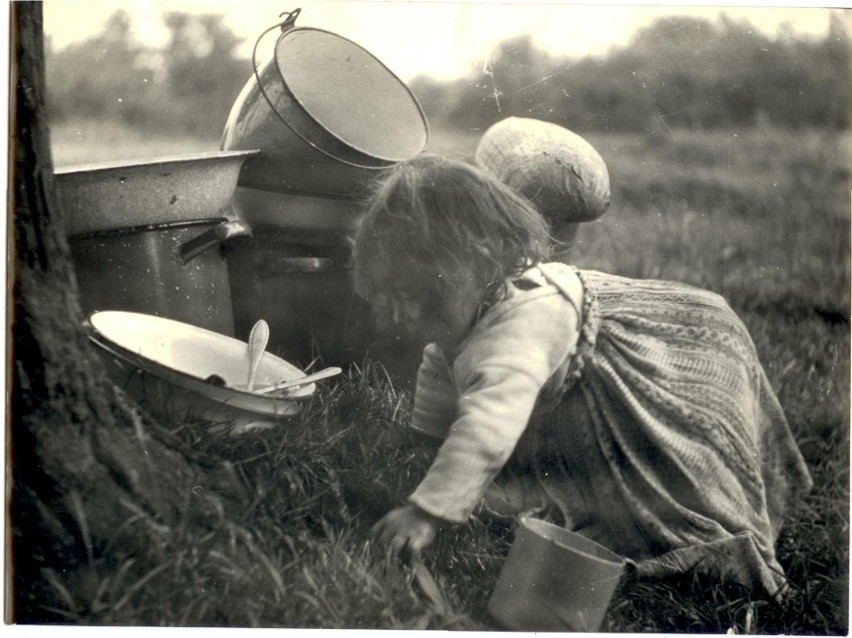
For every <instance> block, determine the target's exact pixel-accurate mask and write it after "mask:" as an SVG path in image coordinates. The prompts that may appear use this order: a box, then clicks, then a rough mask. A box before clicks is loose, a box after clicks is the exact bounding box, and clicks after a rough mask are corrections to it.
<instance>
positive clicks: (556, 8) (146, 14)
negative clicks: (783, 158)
mask: <svg viewBox="0 0 852 638" xmlns="http://www.w3.org/2000/svg"><path fill="white" fill-rule="evenodd" d="M627 2H629V0H627ZM725 4H727V5H728V6H724V7H722V6H711V7H708V6H700V5H698V4H688V3H679V4H677V5H675V4H665V0H662V1H661V2H657V3H656V4H655V5H643V4H635V3H634V4H628V3H623V4H618V5H615V4H606V3H597V4H594V5H591V4H577V3H574V2H566V1H565V0H563V1H561V2H551V3H549V4H548V3H545V2H536V1H524V0H516V1H514V2H508V1H506V0H486V1H484V2H483V1H480V2H461V1H451V0H444V1H440V0H408V1H400V0H301V1H300V0H290V3H289V4H288V3H287V2H282V1H281V0H274V1H272V0H230V1H229V0H204V1H202V0H168V1H167V0H45V2H44V21H45V25H44V26H45V34H46V35H47V36H49V37H50V38H51V39H52V41H53V43H54V46H56V47H58V48H62V47H63V46H65V45H67V44H69V43H70V42H73V41H75V40H80V39H84V38H87V37H91V36H92V35H94V34H95V33H97V31H98V30H100V29H102V28H103V26H104V24H105V21H106V20H107V18H108V17H109V16H110V15H111V14H112V13H113V12H114V11H116V10H117V9H123V10H125V11H126V12H127V13H129V14H130V15H131V17H132V18H133V23H134V29H135V33H134V35H135V37H136V38H137V39H138V40H139V41H141V42H145V43H147V44H151V45H159V44H163V43H164V42H165V40H166V31H165V28H164V27H163V23H162V20H161V16H162V14H163V13H165V12H168V11H183V12H188V13H221V14H223V15H224V16H225V22H226V24H227V25H228V26H229V27H230V28H231V29H232V30H233V31H234V33H236V34H237V35H238V36H240V37H242V38H244V39H245V44H244V46H243V48H242V49H241V53H242V54H244V55H246V56H248V55H250V53H251V47H252V45H253V44H254V42H255V40H256V39H257V37H258V36H259V35H260V34H261V33H262V32H263V31H264V30H265V29H266V28H267V27H269V26H271V25H273V24H275V23H276V22H279V21H280V20H279V18H278V16H279V14H280V13H282V12H283V11H288V10H292V9H295V8H296V7H300V8H301V9H302V13H301V15H300V16H299V18H298V20H297V26H308V27H317V28H321V29H326V30H328V31H332V32H334V33H336V34H338V35H341V36H344V37H347V38H349V39H350V40H353V41H354V42H356V43H358V44H360V45H361V46H363V47H364V48H366V49H367V50H368V51H370V52H371V53H373V54H374V55H375V56H376V57H378V58H379V59H380V60H382V62H384V63H385V65H387V66H388V67H389V68H390V69H391V70H392V71H394V72H395V73H396V74H397V75H399V76H400V77H401V78H402V79H403V80H409V79H411V78H413V77H414V76H416V75H418V74H420V73H429V74H432V75H435V76H438V77H444V78H450V77H454V76H458V75H461V74H464V73H465V72H466V71H467V70H468V68H469V67H470V66H471V65H473V66H481V65H482V64H483V62H484V61H485V59H486V58H487V55H488V52H489V51H490V50H492V48H493V47H494V45H495V44H497V43H498V42H500V41H501V40H503V39H505V38H506V37H509V36H511V35H516V34H520V33H531V34H533V36H534V37H535V39H536V40H537V42H538V43H539V44H540V45H541V46H543V47H546V48H547V49H549V50H551V51H553V52H558V53H567V54H570V55H573V56H583V55H588V54H599V53H604V52H606V50H607V49H608V48H609V47H610V46H612V45H613V44H619V43H621V44H623V43H626V42H627V40H628V39H629V37H630V35H631V34H632V33H633V32H634V31H635V30H636V29H637V28H638V27H642V26H646V25H648V24H649V23H651V22H652V21H654V20H655V19H656V18H659V17H661V16H663V15H673V14H677V15H690V16H694V17H702V18H707V19H711V20H715V19H717V17H718V15H719V13H720V11H724V12H725V13H726V14H728V16H730V17H731V18H733V19H735V20H740V19H745V20H748V22H749V23H751V24H752V25H754V26H755V27H756V28H758V29H760V30H762V31H764V32H766V33H769V34H774V33H775V32H776V31H777V28H778V26H779V25H780V24H782V23H784V22H788V23H789V24H790V25H791V26H792V28H793V30H794V31H795V32H796V33H799V34H802V35H813V34H817V35H821V34H824V33H825V32H826V29H827V26H828V20H829V15H830V13H831V9H830V7H839V6H842V5H840V4H833V3H820V5H821V6H823V7H829V8H816V6H815V5H814V6H813V7H811V8H796V7H795V6H793V5H786V6H785V5H784V4H783V3H782V2H776V3H773V5H772V6H768V5H765V6H760V4H759V2H758V1H755V0H752V2H751V4H752V5H757V6H747V4H748V3H740V4H729V3H725ZM797 4H798V5H799V7H808V4H807V3H806V2H801V1H800V2H798V3H797ZM837 10H839V9H837ZM844 19H845V22H846V24H847V26H849V27H850V29H852V11H850V10H845V11H844ZM274 37H275V36H274V34H269V35H268V36H267V38H268V42H267V43H266V46H265V47H264V43H261V47H260V48H259V52H260V53H259V54H258V57H259V61H261V60H264V59H266V58H268V57H269V56H270V55H271V50H272V46H273V44H274Z"/></svg>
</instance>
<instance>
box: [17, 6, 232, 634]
mask: <svg viewBox="0 0 852 638" xmlns="http://www.w3.org/2000/svg"><path fill="white" fill-rule="evenodd" d="M11 38H12V43H11V44H12V48H11V51H12V60H11V61H12V65H11V76H10V81H11V86H10V89H11V91H10V95H11V96H12V102H11V107H12V111H11V116H12V127H11V133H12V137H11V151H12V152H11V155H12V156H13V159H14V161H13V163H12V167H11V168H12V170H11V180H12V189H11V190H10V200H11V201H10V206H9V210H10V214H11V215H12V220H10V221H11V223H10V224H9V228H10V230H11V231H12V232H11V233H10V237H8V238H7V241H8V243H9V245H8V250H9V254H10V261H9V263H10V264H11V266H12V272H11V273H9V274H10V277H9V282H10V283H11V290H10V292H11V304H7V308H10V310H11V316H10V317H9V322H10V328H11V335H12V339H11V351H10V353H9V363H10V366H9V370H10V385H11V400H10V402H9V403H10V404H9V406H8V407H9V418H8V419H7V423H8V430H7V432H8V433H9V436H8V441H9V449H8V451H7V462H9V463H10V467H11V507H10V522H11V525H10V530H11V533H9V532H7V549H10V550H11V551H9V552H7V555H9V556H11V557H12V570H7V574H11V577H9V576H8V575H7V585H9V587H8V590H7V591H11V592H12V594H13V596H12V603H13V604H12V613H11V617H9V618H7V621H12V622H23V623H27V622H53V621H57V620H61V619H62V617H61V615H60V616H57V615H56V614H55V613H54V612H51V611H46V609H48V608H56V607H64V608H67V607H68V606H69V602H68V600H67V598H68V597H67V596H65V597H64V598H65V600H64V602H63V595H62V594H67V593H68V592H70V593H71V595H72V597H75V596H76V592H75V588H76V587H78V586H79V582H77V581H76V580H75V578H74V577H73V576H72V574H74V573H75V571H79V570H76V568H77V567H79V566H80V565H83V566H85V565H86V564H91V563H92V562H93V561H95V560H97V559H98V557H99V554H100V553H101V552H102V551H103V552H105V551H109V550H107V549H105V548H107V547H108V546H109V545H110V544H111V541H113V540H114V539H115V537H116V534H117V530H124V531H125V532H126V530H127V529H128V521H130V520H131V519H132V520H133V521H134V523H133V525H132V529H133V533H132V534H130V535H127V538H123V539H122V551H123V552H124V553H125V555H127V554H128V553H130V554H132V553H133V552H134V551H141V550H142V549H143V548H145V547H146V546H148V545H149V544H150V543H151V542H153V535H162V534H163V533H166V532H168V530H169V529H170V526H172V525H174V524H175V522H176V521H178V520H179V519H180V518H181V516H183V517H184V519H185V517H186V503H187V499H191V498H192V497H191V488H192V486H193V485H196V484H197V482H198V481H199V480H200V479H199V468H198V467H197V466H196V465H195V464H194V463H192V462H191V460H189V459H188V458H187V457H186V456H185V455H183V454H181V453H180V452H179V451H178V450H177V449H176V448H175V447H174V446H171V445H166V444H164V443H163V440H164V439H163V437H162V436H159V435H157V436H155V434H157V433H158V427H157V424H155V423H153V422H152V421H151V420H150V419H148V418H147V417H146V416H145V415H144V414H143V413H142V412H140V410H139V408H138V407H137V406H136V405H135V404H133V403H132V402H131V401H129V400H128V399H127V398H126V397H125V395H124V394H123V393H122V392H121V391H120V390H118V389H117V388H116V387H115V386H113V385H112V384H111V383H110V382H109V381H108V380H107V378H106V377H105V375H104V373H103V372H102V368H101V366H100V365H99V362H98V359H97V355H96V353H95V352H94V349H93V348H92V346H91V345H90V344H89V342H88V339H87V336H86V333H85V330H84V327H83V314H82V311H81V309H80V305H79V301H78V292H77V284H76V280H75V275H74V270H73V266H72V262H71V257H70V251H69V248H68V243H67V240H66V238H65V233H64V225H63V220H62V211H61V210H60V207H59V206H57V198H56V195H55V192H54V185H53V182H54V179H53V166H52V161H51V154H50V144H49V130H48V126H47V123H46V114H45V84H44V78H45V73H44V52H43V33H42V5H41V3H40V2H14V3H12V5H11ZM159 434H162V429H161V430H160V431H159ZM7 476H10V475H9V474H8V473H7ZM207 481H208V482H209V476H208V477H207ZM238 498H239V497H238ZM182 513H183V514H182ZM122 526H123V527H122ZM164 530H165V531H164ZM53 574H64V575H65V576H63V578H65V581H64V582H60V583H58V584H57V582H56V578H52V579H51V578H46V576H48V575H53ZM9 581H11V582H9ZM66 620H67V617H66Z"/></svg>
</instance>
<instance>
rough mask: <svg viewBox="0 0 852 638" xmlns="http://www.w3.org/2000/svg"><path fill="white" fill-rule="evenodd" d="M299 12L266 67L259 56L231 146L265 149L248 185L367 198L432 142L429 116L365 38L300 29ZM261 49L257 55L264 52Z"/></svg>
mask: <svg viewBox="0 0 852 638" xmlns="http://www.w3.org/2000/svg"><path fill="white" fill-rule="evenodd" d="M298 13H299V11H298V10H296V11H294V12H292V13H291V14H290V17H289V18H288V19H287V20H286V21H285V22H283V23H281V24H280V25H274V26H273V27H270V29H267V30H266V31H265V32H264V33H263V34H261V36H260V38H258V41H257V43H256V44H255V54H256V52H257V45H258V44H259V43H260V41H261V39H262V38H263V37H264V35H266V34H267V33H269V31H271V30H272V29H274V28H277V27H280V28H281V31H282V33H281V34H280V35H279V37H278V39H277V42H276V44H275V49H274V54H273V56H272V58H271V59H270V60H269V61H267V62H266V63H265V64H264V65H263V66H262V67H261V68H259V69H258V67H257V64H256V61H255V60H254V59H253V62H254V64H255V67H254V68H255V73H254V76H253V77H252V78H251V79H249V81H248V82H247V83H246V85H245V87H244V88H243V90H242V92H241V93H240V95H239V97H238V98H237V100H236V102H235V103H234V106H233V108H232V110H231V113H230V116H229V117H228V121H227V124H226V126H225V130H224V133H223V136H222V143H221V148H222V149H224V150H235V149H259V150H260V153H258V154H257V156H254V157H252V158H250V159H249V160H247V161H246V163H245V165H244V166H243V169H242V172H241V174H240V178H239V184H240V186H245V187H248V188H253V189H260V190H271V191H277V192H288V193H301V194H308V195H318V196H324V197H341V198H351V197H357V196H358V194H359V193H361V192H363V191H364V189H365V188H366V187H367V186H368V185H369V184H370V182H371V181H372V180H373V178H375V177H376V176H378V175H379V174H380V173H381V171H382V170H384V169H386V168H388V167H390V166H393V165H394V164H396V163H398V162H400V161H403V160H406V159H409V158H411V157H414V156H415V155H417V154H418V153H420V152H421V151H423V150H424V149H425V147H426V143H427V140H428V126H427V123H426V118H425V115H424V114H423V111H422V109H421V108H420V105H419V103H418V102H417V100H416V98H415V97H414V95H413V94H412V93H411V91H410V90H409V89H408V87H407V86H406V85H405V84H404V83H403V82H402V81H401V80H399V78H397V77H396V76H395V75H394V74H393V73H392V72H391V71H390V70H389V69H388V68H387V67H385V66H384V65H383V64H382V63H381V62H380V61H379V60H378V59H376V58H375V57H374V56H373V55H372V54H370V53H369V52H368V51H366V50H365V49H363V48H362V47H360V46H359V45H357V44H355V43H353V42H351V41H350V40H347V39H346V38H343V37H340V36H338V35H335V34H333V33H330V32H328V31H323V30H321V29H314V28H302V27H299V28H295V27H294V23H295V19H296V16H297V15H298ZM254 57H255V56H253V58H254Z"/></svg>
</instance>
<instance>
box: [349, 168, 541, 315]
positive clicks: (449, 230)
mask: <svg viewBox="0 0 852 638" xmlns="http://www.w3.org/2000/svg"><path fill="white" fill-rule="evenodd" d="M551 242H552V238H551V237H550V234H549V232H548V227H547V222H546V221H545V220H544V218H543V217H542V216H541V215H539V214H538V212H537V211H536V210H535V209H534V208H533V206H532V204H530V203H529V202H528V201H527V200H526V199H524V198H523V197H521V196H520V195H518V194H517V193H515V192H514V191H513V190H511V189H510V188H509V187H507V186H506V185H504V184H503V183H502V182H500V181H499V180H498V179H497V178H495V177H493V176H492V175H490V174H489V173H487V172H486V171H482V170H480V169H478V168H476V167H474V166H472V165H470V164H468V163H466V162H463V161H461V160H454V159H449V158H444V157H440V156H437V155H432V154H427V153H424V154H421V155H419V156H417V157H415V158H414V159H411V160H409V161H407V162H403V163H401V164H399V165H397V166H395V167H394V168H393V169H390V172H389V174H388V176H387V177H386V179H384V180H383V181H382V182H381V183H380V184H379V186H378V188H377V189H376V191H375V193H374V195H373V197H372V199H371V202H370V206H369V208H368V211H367V213H366V215H365V217H364V219H363V220H362V223H361V226H360V228H359V231H358V233H357V236H356V238H355V248H354V278H355V289H356V291H357V292H358V294H359V295H360V296H362V297H363V298H365V299H367V300H370V301H373V302H380V301H381V300H387V299H394V298H396V299H400V298H405V297H409V298H410V297H412V296H416V297H418V298H420V299H432V300H435V301H440V300H441V299H444V298H446V295H447V294H448V293H449V292H450V290H451V289H452V288H456V287H457V286H458V284H459V281H460V279H459V278H460V277H464V276H470V275H473V277H475V279H476V284H477V285H478V286H479V288H480V289H481V290H483V294H484V295H485V296H488V295H495V294H500V292H501V291H502V290H503V284H504V281H505V280H506V279H507V278H509V277H511V276H512V275H516V274H520V273H521V272H522V271H523V270H525V269H526V268H528V267H529V266H530V265H532V264H536V263H539V262H541V261H543V260H544V259H545V258H546V257H547V255H548V254H549V251H550V246H551Z"/></svg>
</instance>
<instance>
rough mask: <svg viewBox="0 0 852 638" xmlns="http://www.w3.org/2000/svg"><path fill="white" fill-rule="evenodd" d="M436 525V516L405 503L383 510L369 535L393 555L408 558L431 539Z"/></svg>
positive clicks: (428, 543) (413, 555)
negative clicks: (383, 514)
mask: <svg viewBox="0 0 852 638" xmlns="http://www.w3.org/2000/svg"><path fill="white" fill-rule="evenodd" d="M440 526H441V519H440V518H438V517H437V516H432V515H431V514H429V513H427V512H424V511H423V510H422V509H420V508H419V507H417V506H415V505H411V504H408V505H403V506H402V507H398V508H396V509H394V510H391V511H390V512H388V513H387V514H385V516H384V518H382V520H380V521H379V522H378V523H376V524H375V525H374V526H373V529H372V531H371V535H372V536H373V538H375V539H376V540H378V541H379V543H381V544H382V545H385V546H386V547H388V548H390V551H391V553H392V554H393V555H394V556H399V557H402V558H403V559H405V560H410V559H412V558H416V557H417V556H418V555H419V554H420V552H421V551H423V550H424V549H425V548H426V547H428V546H429V545H430V544H431V543H432V541H434V540H435V535H436V534H437V533H438V529H439V528H440Z"/></svg>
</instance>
